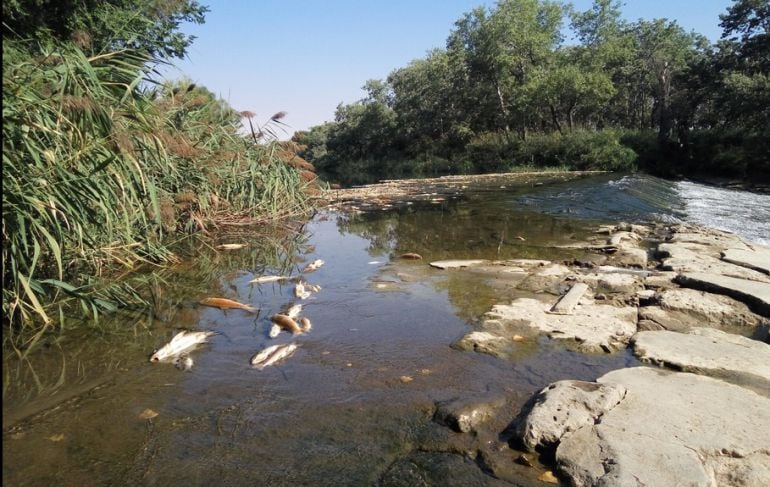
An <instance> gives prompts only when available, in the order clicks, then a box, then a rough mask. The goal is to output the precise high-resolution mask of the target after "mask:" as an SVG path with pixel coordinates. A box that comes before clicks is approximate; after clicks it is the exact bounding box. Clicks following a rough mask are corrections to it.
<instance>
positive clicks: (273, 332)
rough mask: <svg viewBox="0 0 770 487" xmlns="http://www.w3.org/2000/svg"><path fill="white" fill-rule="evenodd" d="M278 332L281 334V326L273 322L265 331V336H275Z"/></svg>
mask: <svg viewBox="0 0 770 487" xmlns="http://www.w3.org/2000/svg"><path fill="white" fill-rule="evenodd" d="M280 334H281V327H280V326H278V325H276V324H275V323H273V326H271V327H270V331H269V332H268V333H267V336H269V337H270V338H275V337H277V336H278V335H280Z"/></svg>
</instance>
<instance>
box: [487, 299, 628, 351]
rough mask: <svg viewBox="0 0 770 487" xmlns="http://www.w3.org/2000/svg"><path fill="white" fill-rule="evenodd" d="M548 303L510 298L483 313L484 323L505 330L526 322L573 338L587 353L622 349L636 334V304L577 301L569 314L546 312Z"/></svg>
mask: <svg viewBox="0 0 770 487" xmlns="http://www.w3.org/2000/svg"><path fill="white" fill-rule="evenodd" d="M550 307H551V305H550V304H548V303H544V302H542V301H538V300H536V299H530V298H520V299H516V300H514V301H513V302H512V303H511V304H510V305H504V304H502V305H495V306H494V307H492V310H491V311H489V312H488V313H487V314H486V315H485V321H484V326H485V327H490V326H491V325H495V326H497V327H498V328H499V329H506V327H507V326H509V325H522V324H523V325H527V326H529V327H531V328H533V329H536V330H538V331H540V332H544V333H547V334H548V336H549V337H551V338H555V339H562V340H574V341H575V342H576V343H577V345H578V347H577V348H578V349H580V350H583V351H587V352H599V351H605V352H611V351H614V350H618V349H620V348H625V346H626V344H627V343H628V341H629V340H630V338H631V336H632V335H633V334H634V333H636V319H637V312H636V307H633V306H624V307H615V306H610V305H600V304H581V305H579V306H577V307H576V308H575V310H574V314H572V315H554V314H549V313H548V310H549V309H550Z"/></svg>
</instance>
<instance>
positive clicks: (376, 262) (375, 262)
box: [367, 260, 382, 265]
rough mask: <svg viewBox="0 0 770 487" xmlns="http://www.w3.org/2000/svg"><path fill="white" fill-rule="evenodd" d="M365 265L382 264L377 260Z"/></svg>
mask: <svg viewBox="0 0 770 487" xmlns="http://www.w3.org/2000/svg"><path fill="white" fill-rule="evenodd" d="M367 264H369V265H375V264H382V262H380V261H379V260H373V261H371V262H367Z"/></svg>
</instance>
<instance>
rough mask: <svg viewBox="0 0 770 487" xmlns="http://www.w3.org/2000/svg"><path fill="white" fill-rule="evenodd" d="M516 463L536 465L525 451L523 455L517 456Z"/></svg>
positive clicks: (526, 465)
mask: <svg viewBox="0 0 770 487" xmlns="http://www.w3.org/2000/svg"><path fill="white" fill-rule="evenodd" d="M516 463H518V464H519V465H524V466H525V467H534V466H535V465H534V464H533V463H532V460H530V458H529V457H528V456H527V455H525V454H524V453H522V454H521V455H519V456H518V457H517V458H516Z"/></svg>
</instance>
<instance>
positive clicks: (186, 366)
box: [174, 353, 194, 370]
mask: <svg viewBox="0 0 770 487" xmlns="http://www.w3.org/2000/svg"><path fill="white" fill-rule="evenodd" d="M193 364H194V362H193V359H192V357H190V355H188V354H187V353H182V354H180V355H179V356H178V357H177V358H175V359H174V366H176V368H177V369H179V370H190V369H192V367H193Z"/></svg>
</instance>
